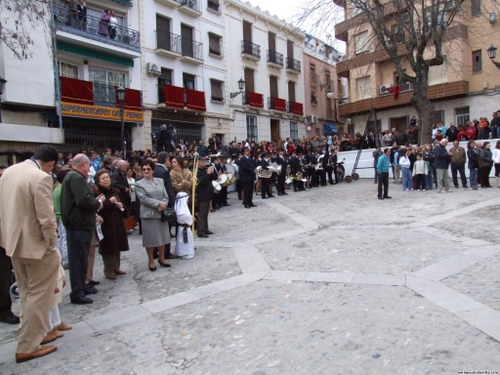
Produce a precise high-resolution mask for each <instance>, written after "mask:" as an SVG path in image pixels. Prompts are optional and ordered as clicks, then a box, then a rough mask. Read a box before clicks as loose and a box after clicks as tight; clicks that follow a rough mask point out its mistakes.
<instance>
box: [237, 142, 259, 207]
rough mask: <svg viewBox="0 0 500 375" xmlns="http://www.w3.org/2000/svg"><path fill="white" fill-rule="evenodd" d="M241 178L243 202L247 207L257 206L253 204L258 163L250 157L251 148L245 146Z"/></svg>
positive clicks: (241, 161)
mask: <svg viewBox="0 0 500 375" xmlns="http://www.w3.org/2000/svg"><path fill="white" fill-rule="evenodd" d="M239 165H240V179H241V185H242V187H243V204H244V205H245V208H251V207H256V206H257V205H255V204H253V200H252V198H253V184H254V182H255V175H256V173H257V171H256V169H255V168H256V165H255V161H254V160H253V159H252V158H251V157H250V149H249V148H245V150H244V155H243V157H242V158H241V159H240V164H239Z"/></svg>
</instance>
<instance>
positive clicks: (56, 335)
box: [47, 328, 64, 339]
mask: <svg viewBox="0 0 500 375" xmlns="http://www.w3.org/2000/svg"><path fill="white" fill-rule="evenodd" d="M47 336H55V337H56V339H60V338H61V337H63V336H64V333H62V332H59V331H58V330H57V329H56V328H54V329H53V330H52V331H50V332H49V333H47Z"/></svg>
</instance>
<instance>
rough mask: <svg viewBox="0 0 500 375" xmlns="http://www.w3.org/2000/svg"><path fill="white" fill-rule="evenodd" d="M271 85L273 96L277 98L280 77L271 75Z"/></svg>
mask: <svg viewBox="0 0 500 375" xmlns="http://www.w3.org/2000/svg"><path fill="white" fill-rule="evenodd" d="M269 87H270V94H271V97H273V98H277V97H278V77H276V76H269Z"/></svg>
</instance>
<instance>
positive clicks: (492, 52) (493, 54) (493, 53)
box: [487, 44, 500, 69]
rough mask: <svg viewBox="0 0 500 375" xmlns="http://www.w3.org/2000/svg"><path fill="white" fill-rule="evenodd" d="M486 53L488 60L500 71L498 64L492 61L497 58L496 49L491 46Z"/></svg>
mask: <svg viewBox="0 0 500 375" xmlns="http://www.w3.org/2000/svg"><path fill="white" fill-rule="evenodd" d="M487 52H488V57H489V58H490V60H491V62H492V63H493V64H495V66H496V67H497V68H498V69H500V63H499V62H496V61H494V59H495V57H496V56H497V48H496V47H493V44H492V45H491V47H490V48H488V49H487Z"/></svg>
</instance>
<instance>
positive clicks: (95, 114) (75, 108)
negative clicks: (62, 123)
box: [61, 102, 144, 122]
mask: <svg viewBox="0 0 500 375" xmlns="http://www.w3.org/2000/svg"><path fill="white" fill-rule="evenodd" d="M61 114H62V115H63V116H76V117H90V118H99V119H105V120H106V119H107V120H118V121H120V120H121V117H120V108H114V107H100V106H97V105H85V104H76V103H66V102H61ZM123 120H124V121H126V122H144V112H142V111H131V110H128V109H124V110H123Z"/></svg>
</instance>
